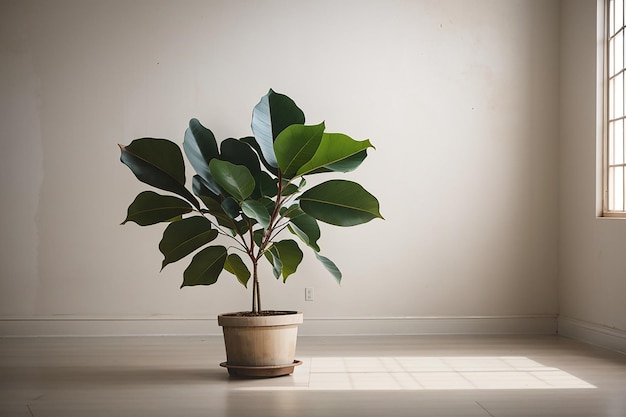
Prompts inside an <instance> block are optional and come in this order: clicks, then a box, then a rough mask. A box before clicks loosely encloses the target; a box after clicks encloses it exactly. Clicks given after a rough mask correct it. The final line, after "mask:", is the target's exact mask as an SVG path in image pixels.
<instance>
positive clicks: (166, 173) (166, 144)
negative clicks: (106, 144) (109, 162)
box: [119, 138, 200, 208]
mask: <svg viewBox="0 0 626 417" xmlns="http://www.w3.org/2000/svg"><path fill="white" fill-rule="evenodd" d="M119 147H120V149H121V156H120V160H121V161H122V163H124V164H125V165H126V166H127V167H128V168H130V170H131V171H132V172H133V174H135V176H136V177H137V179H138V180H139V181H141V182H143V183H145V184H148V185H151V186H153V187H156V188H159V189H161V190H165V191H171V192H173V193H175V194H178V195H179V196H181V197H183V198H185V199H186V200H187V201H189V202H190V203H191V204H193V205H194V206H195V207H196V208H199V207H200V205H199V203H198V200H197V199H196V198H195V197H194V196H193V194H191V192H190V191H189V190H187V188H185V163H184V161H183V154H182V152H181V151H180V148H179V147H178V145H176V144H175V143H174V142H172V141H170V140H167V139H154V138H142V139H135V140H133V141H132V142H131V143H130V144H129V145H127V146H124V145H119Z"/></svg>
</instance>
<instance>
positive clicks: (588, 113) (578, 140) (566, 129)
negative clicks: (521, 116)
mask: <svg viewBox="0 0 626 417" xmlns="http://www.w3.org/2000/svg"><path fill="white" fill-rule="evenodd" d="M563 5H564V7H563V12H562V20H561V65H562V67H563V70H562V74H563V76H562V78H561V102H560V106H561V144H560V153H561V170H560V177H561V190H560V200H561V208H560V230H561V232H560V282H559V289H560V297H559V300H560V301H559V302H560V314H561V317H560V323H559V324H560V330H561V332H562V333H565V334H567V335H572V336H575V337H581V338H585V339H587V340H590V341H593V342H597V343H602V344H604V345H613V346H616V347H617V346H619V348H620V349H623V350H624V351H626V303H625V302H624V296H625V295H626V256H624V255H625V253H626V251H625V248H626V220H623V219H609V218H599V217H596V214H597V206H598V201H599V197H598V194H599V186H600V184H601V182H599V181H598V179H599V177H598V176H597V174H596V171H597V167H598V161H599V160H601V159H600V158H601V156H600V152H601V147H598V140H599V139H598V138H599V137H600V136H599V133H598V132H597V124H596V116H597V106H600V105H601V103H597V96H598V93H600V95H601V90H598V88H600V87H599V84H598V82H597V80H598V75H600V77H601V73H600V74H598V71H601V69H598V66H597V59H596V55H597V45H598V42H599V39H601V38H600V37H599V36H598V25H597V24H596V20H597V19H596V16H597V11H598V8H597V6H596V1H595V0H579V1H567V2H564V3H563ZM600 42H601V40H600ZM600 100H601V96H600Z"/></svg>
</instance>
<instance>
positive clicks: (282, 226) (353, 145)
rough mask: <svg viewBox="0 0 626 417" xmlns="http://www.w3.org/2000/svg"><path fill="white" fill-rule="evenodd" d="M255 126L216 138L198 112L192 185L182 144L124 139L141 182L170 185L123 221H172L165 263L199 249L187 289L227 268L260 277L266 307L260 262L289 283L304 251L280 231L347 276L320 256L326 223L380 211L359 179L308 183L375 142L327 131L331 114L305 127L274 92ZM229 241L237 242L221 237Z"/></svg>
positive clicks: (349, 221) (242, 276) (256, 301)
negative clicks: (237, 134)
mask: <svg viewBox="0 0 626 417" xmlns="http://www.w3.org/2000/svg"><path fill="white" fill-rule="evenodd" d="M252 132H253V134H254V136H253V137H252V136H248V137H244V138H241V139H233V138H228V139H225V140H223V141H221V143H220V144H219V146H218V143H217V141H216V139H215V136H214V135H213V133H212V132H211V131H210V130H209V129H207V128H206V127H204V126H203V125H202V124H200V122H199V121H198V120H196V119H191V121H190V122H189V128H188V129H187V130H186V131H185V137H184V141H183V150H184V154H185V155H186V157H187V160H188V162H189V164H190V165H191V166H192V167H193V168H194V170H195V171H196V174H195V175H194V176H193V179H192V182H191V183H192V188H191V190H189V189H188V188H187V187H186V185H185V183H186V178H185V162H184V159H183V152H182V151H181V149H180V147H179V146H178V145H177V144H176V143H174V142H172V141H170V140H167V139H157V138H141V139H135V140H133V141H132V142H131V143H130V144H129V145H126V146H124V145H119V146H120V148H121V161H122V162H123V163H124V164H125V165H126V166H128V168H130V170H131V171H132V172H133V174H135V176H136V177H137V179H138V180H139V181H141V182H143V183H145V184H148V185H150V186H152V187H155V188H157V189H159V190H162V191H166V192H168V193H169V194H167V195H163V194H159V193H156V192H154V191H144V192H141V193H140V194H139V195H137V197H136V198H135V200H134V201H133V202H132V203H131V205H130V206H129V207H128V213H127V216H126V219H125V220H124V222H123V223H122V224H124V223H126V222H129V221H130V222H135V223H137V224H138V225H140V226H147V225H153V224H157V223H167V227H166V228H165V230H164V232H163V237H162V239H161V242H160V243H159V250H160V251H161V253H162V254H163V256H164V259H163V262H162V266H161V269H163V268H164V267H165V266H166V265H168V264H170V263H172V262H176V261H179V260H181V259H183V258H185V257H187V256H188V255H191V254H192V253H195V254H194V256H193V258H192V260H191V262H190V264H189V266H188V267H187V268H186V269H185V271H184V273H183V283H182V285H181V288H182V287H185V286H193V285H211V284H214V283H215V282H216V281H217V279H218V277H219V276H220V274H221V273H222V271H224V270H225V271H227V272H229V273H231V274H233V275H234V276H235V277H236V278H237V279H238V281H239V282H240V283H241V284H243V285H244V286H246V287H247V286H248V283H249V280H250V278H252V311H251V313H252V314H260V313H261V312H262V310H261V293H260V288H259V273H258V266H259V262H261V260H262V259H263V258H265V259H266V260H267V261H269V263H270V264H271V267H272V269H273V273H274V276H275V277H276V278H277V279H278V278H280V277H282V279H283V282H284V281H286V280H287V278H288V277H290V276H291V275H292V274H293V273H294V272H296V270H297V268H298V266H299V265H300V263H301V261H302V259H303V252H302V250H301V249H300V246H299V244H298V243H297V242H296V241H295V240H293V239H288V238H283V236H284V235H285V234H284V233H281V232H284V231H286V230H287V231H289V232H291V233H292V234H293V235H294V236H295V237H297V238H298V239H299V240H300V241H301V242H302V243H304V244H305V245H306V246H308V247H310V248H311V249H312V250H313V252H314V254H315V256H316V257H317V259H318V260H319V261H320V262H321V263H322V264H323V265H324V267H325V268H326V269H327V270H328V271H329V272H330V273H331V274H332V276H334V277H335V279H336V280H337V281H338V282H340V281H341V272H340V271H339V269H338V268H337V266H336V265H335V264H334V263H333V262H332V261H331V260H330V259H328V258H327V257H325V256H322V255H321V254H320V247H319V245H318V240H319V238H320V228H319V225H318V221H321V222H324V223H328V224H331V225H336V226H355V225H359V224H363V223H366V222H368V221H370V220H372V219H374V218H382V216H381V214H380V211H379V203H378V200H377V199H376V197H374V196H373V195H372V194H370V193H369V192H368V191H366V190H365V189H364V188H363V187H362V186H361V185H359V184H357V183H356V182H352V181H348V180H344V179H330V180H327V181H324V182H321V183H319V184H318V185H315V186H313V187H307V182H306V178H307V177H310V176H312V175H322V174H329V173H331V174H332V173H333V172H348V171H352V170H354V169H356V168H357V167H358V166H359V165H361V163H362V162H363V160H364V159H365V158H366V156H367V149H368V148H373V146H372V144H371V143H370V141H369V140H363V141H357V140H354V139H352V138H350V137H349V136H347V135H344V134H341V133H328V132H326V131H325V126H324V123H323V122H322V123H320V124H316V125H306V124H305V117H304V113H303V112H302V110H301V109H300V108H299V107H298V106H297V105H296V104H295V102H294V101H293V100H292V99H290V98H289V97H287V96H286V95H283V94H279V93H276V92H274V91H273V90H269V92H268V93H267V94H266V95H265V96H263V97H262V98H261V100H260V102H259V103H258V104H257V105H256V106H255V107H254V109H253V112H252ZM218 236H225V237H228V238H229V239H230V240H229V239H223V238H220V239H218ZM287 236H289V235H287ZM224 240H225V241H227V242H230V243H231V244H230V245H229V246H223V244H216V243H215V242H223V241H224ZM242 257H243V259H242ZM244 259H246V261H244ZM250 268H251V269H252V271H250Z"/></svg>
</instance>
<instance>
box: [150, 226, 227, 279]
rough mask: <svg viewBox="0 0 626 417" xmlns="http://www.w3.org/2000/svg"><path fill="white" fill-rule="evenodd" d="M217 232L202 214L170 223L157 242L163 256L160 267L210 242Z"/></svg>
mask: <svg viewBox="0 0 626 417" xmlns="http://www.w3.org/2000/svg"><path fill="white" fill-rule="evenodd" d="M217 234H218V233H217V230H215V229H212V228H211V222H210V221H209V220H208V219H207V218H205V217H202V216H194V217H189V218H186V219H183V220H180V221H177V222H173V223H171V224H170V225H169V226H167V228H166V229H165V231H164V232H163V238H162V239H161V242H160V243H159V250H160V251H161V253H162V254H163V256H164V257H165V259H163V263H162V265H161V269H163V268H165V266H166V265H167V264H170V263H172V262H176V261H178V260H180V259H182V258H184V257H185V256H187V255H189V254H190V253H191V252H193V251H195V250H196V249H198V248H201V247H202V246H204V245H206V244H207V243H209V242H211V241H212V240H214V239H215V238H216V237H217Z"/></svg>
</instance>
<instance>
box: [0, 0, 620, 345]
mask: <svg viewBox="0 0 626 417" xmlns="http://www.w3.org/2000/svg"><path fill="white" fill-rule="evenodd" d="M0 19H1V22H0V27H2V28H3V29H2V32H0V33H1V35H0V45H1V47H0V63H1V64H0V80H1V81H0V83H1V84H0V86H1V87H0V88H1V90H0V100H1V101H0V102H1V106H2V107H1V109H2V111H1V113H0V117H1V120H0V126H1V127H0V128H1V129H2V130H1V132H2V134H1V143H2V152H0V169H1V170H2V176H1V180H0V181H1V187H2V188H1V190H2V194H3V196H4V197H3V198H2V199H0V212H1V213H2V216H0V222H1V223H0V227H1V230H2V234H1V235H0V245H1V247H2V251H1V252H0V257H1V258H0V318H2V320H3V321H2V323H4V327H3V328H4V329H9V328H10V330H5V332H8V333H11V332H17V333H19V328H20V326H22V325H24V326H25V325H27V324H28V321H20V320H23V319H26V320H39V319H44V323H45V320H48V322H50V321H49V320H50V319H58V320H61V321H63V320H65V319H67V320H69V321H68V322H67V323H65V324H67V325H68V326H70V325H71V323H72V320H79V319H85V318H93V319H102V320H104V319H111V318H114V319H115V318H119V319H129V318H138V319H142V318H150V317H154V316H159V317H160V316H167V317H173V318H185V317H214V316H215V315H216V314H218V313H220V312H224V311H232V310H243V309H247V308H249V307H248V304H249V298H250V296H249V294H248V292H247V291H245V290H244V289H243V288H242V287H240V286H239V285H238V284H237V283H236V282H235V280H234V279H233V278H232V277H230V276H226V275H224V276H223V277H222V278H221V279H220V281H219V282H218V283H217V284H216V285H215V286H213V287H207V288H185V289H182V290H179V289H178V287H179V285H180V282H181V276H182V271H183V269H184V266H185V265H184V264H181V265H171V266H168V267H167V268H166V269H165V270H164V271H163V272H161V273H159V268H160V262H161V255H160V253H159V251H158V248H157V245H158V240H159V238H160V233H161V230H162V229H161V228H159V227H157V228H140V227H138V226H136V225H134V224H128V225H125V226H120V225H119V223H120V222H121V221H122V220H123V218H124V216H125V213H126V208H127V206H128V204H129V203H130V202H131V201H132V199H133V198H134V196H135V195H136V194H137V193H138V192H139V191H142V190H143V189H145V188H146V187H144V186H143V185H142V184H140V183H138V182H137V181H136V180H135V179H134V177H133V176H132V174H131V173H130V171H129V170H128V169H127V168H126V167H124V166H123V165H122V164H121V163H120V162H119V150H118V148H117V143H129V142H130V141H131V140H132V139H134V138H137V137H142V136H156V137H167V138H171V139H174V140H176V141H177V142H179V143H180V142H182V134H183V132H184V129H185V127H186V123H187V121H188V120H189V118H191V117H198V118H199V119H200V120H201V121H202V122H203V123H205V124H206V125H207V126H208V127H210V128H211V129H212V130H213V131H214V132H215V133H216V135H217V136H218V137H220V138H225V137H228V136H244V135H248V134H250V129H249V123H250V115H251V110H252V107H253V106H254V105H255V104H256V103H257V101H258V99H259V98H260V96H262V95H263V94H265V92H266V91H267V90H268V88H270V87H271V88H274V89H275V90H277V91H279V92H284V93H286V94H288V95H290V96H291V97H292V98H294V99H295V100H296V102H297V103H298V104H299V105H300V106H301V107H302V108H303V109H304V111H305V113H306V114H307V118H308V121H309V122H311V123H316V122H319V121H321V120H326V125H327V126H328V128H329V130H335V131H343V132H345V133H348V134H351V135H352V136H353V137H355V138H358V139H363V138H370V139H371V140H372V142H373V143H374V145H375V146H376V148H377V150H376V151H374V152H371V153H370V157H369V158H368V160H367V161H366V163H365V164H364V165H363V166H362V168H360V170H359V171H357V172H355V173H353V174H351V175H350V178H353V179H355V180H357V181H359V182H361V183H362V184H363V185H365V187H366V188H368V189H369V190H370V191H371V192H373V193H374V194H375V195H376V196H377V197H378V198H379V200H380V202H381V209H382V213H383V215H384V216H385V217H386V220H385V221H373V222H371V223H369V224H367V225H365V226H363V227H359V228H353V229H336V228H332V227H324V228H323V231H322V240H321V241H320V243H321V246H322V250H323V254H325V255H327V256H329V257H330V258H331V259H333V260H334V261H335V262H336V263H337V264H338V265H339V266H340V268H341V269H342V271H343V272H344V280H343V285H342V286H341V287H339V286H337V285H336V284H335V283H334V280H333V279H332V278H331V277H330V276H328V275H327V274H326V273H325V271H324V270H323V269H322V267H321V266H319V265H318V264H317V262H316V261H315V260H314V259H312V257H311V256H310V255H311V254H310V253H309V254H307V255H309V256H308V260H307V261H306V263H305V264H303V265H302V266H301V271H300V273H299V274H298V275H296V276H295V277H292V278H290V280H289V282H288V283H287V284H286V285H283V284H282V283H278V282H276V281H274V279H273V278H271V277H270V273H269V271H267V273H266V274H267V278H266V280H265V283H264V294H263V295H264V307H266V308H292V309H299V310H302V311H304V313H305V315H306V316H307V317H308V318H313V319H315V318H328V319H350V318H361V319H367V318H383V319H385V318H387V319H389V318H398V317H400V318H406V317H408V318H415V317H444V318H448V317H465V318H468V317H476V316H481V317H483V316H484V317H490V318H492V319H496V318H500V319H502V318H504V319H506V318H517V319H520V318H521V319H524V318H529V319H533V318H545V317H548V318H550V317H554V315H555V314H556V313H557V307H558V305H557V275H558V267H559V264H558V253H559V252H558V240H559V233H558V227H559V221H558V219H559V206H558V190H559V184H558V181H559V171H558V163H559V142H558V137H559V123H558V117H559V107H558V104H559V72H558V71H559V25H558V23H559V3H558V2H557V1H545V0H536V1H528V0H518V1H513V0H510V1H502V0H492V1H489V0H476V1H465V0H457V1H412V2H405V1H399V0H398V1H395V0H394V1H389V0H385V1H382V0H381V1H367V2H364V1H341V2H337V1H314V2H310V1H256V0H254V1H253V0H250V1H227V0H223V1H181V2H178V1H177V2H173V1H155V0H150V1H118V2H115V1H107V2H85V1H66V0H56V1H46V0H40V1H3V2H2V3H0ZM561 87H563V86H561ZM572 117H573V118H576V116H572ZM575 130H576V129H575ZM576 134H578V132H576ZM583 151H584V146H581V149H580V151H578V153H577V154H576V155H578V156H580V154H581V152H583ZM566 156H567V155H566ZM575 157H576V156H574V158H575ZM565 159H566V162H567V158H565ZM582 159H583V160H584V162H585V163H586V164H587V165H588V164H589V163H590V162H589V161H588V160H587V159H585V158H584V157H583V158H582ZM572 164H573V170H574V171H576V166H578V165H580V164H579V163H578V161H576V160H572ZM566 169H567V168H566ZM566 172H567V171H566V170H565V171H561V175H562V176H563V175H564V173H566ZM577 172H578V171H577ZM568 184H569V182H568V181H567V180H566V181H565V188H566V189H567V185H568ZM583 184H585V183H584V181H583ZM592 185H593V184H592ZM581 187H582V186H581ZM582 192H585V193H587V194H589V192H591V193H593V189H591V190H587V188H584V189H583V188H581V189H580V190H574V191H572V193H571V195H570V194H568V192H567V190H564V191H563V193H562V197H563V198H565V199H566V201H572V200H573V199H578V198H580V197H581V194H580V193H582ZM587 194H585V195H587ZM588 197H590V198H593V195H592V194H591V195H590V196H588ZM577 206H579V204H577ZM579 211H580V212H581V213H580V215H577V214H576V213H578V212H579ZM561 214H562V215H563V216H568V215H569V216H576V217H572V218H571V219H567V218H564V219H563V221H562V223H561V226H565V227H568V225H572V224H574V223H576V224H577V223H578V222H579V221H580V220H581V219H580V217H581V216H582V217H584V215H585V214H587V215H588V216H589V220H587V222H586V223H583V224H582V225H581V229H579V228H578V227H573V226H572V227H571V228H570V229H571V232H570V233H575V234H577V235H583V236H584V233H585V232H586V231H587V230H586V229H585V230H583V229H582V227H587V228H589V227H591V228H593V230H594V231H596V232H597V233H598V234H600V233H601V231H600V230H599V229H600V228H601V227H603V225H602V224H599V223H598V222H597V221H596V220H595V219H594V218H593V211H591V212H590V213H586V212H585V211H584V210H581V209H578V208H577V209H576V211H575V212H574V213H571V214H568V212H567V211H566V210H564V211H562V212H561ZM587 223H588V224H591V225H592V226H585V224H587ZM606 224H607V225H608V222H607V223H606ZM604 227H605V228H606V226H604ZM602 233H605V234H606V236H603V237H606V238H609V237H610V234H611V233H612V232H610V231H604V232H602ZM561 237H562V238H563V236H561ZM572 245H574V247H573V248H572V249H569V247H568V246H566V247H565V248H564V251H563V253H564V254H565V256H569V257H571V258H576V257H580V258H581V259H583V258H584V257H585V256H586V255H585V254H584V253H585V250H586V248H587V246H586V245H585V244H584V243H582V242H578V243H576V242H575V241H574V243H572ZM594 253H595V252H594ZM592 256H595V255H592ZM606 256H609V254H606ZM574 264H575V262H574V261H572V263H571V265H572V269H577V268H576V267H574ZM561 267H563V263H562V264H561ZM583 278H585V277H583ZM576 279H580V278H574V277H572V278H571V280H576ZM581 285H586V284H581ZM305 286H311V287H314V288H315V292H316V300H315V301H313V302H306V303H305V302H304V300H303V299H304V296H303V295H304V291H303V289H304V287H305ZM609 292H610V290H609ZM600 296H601V294H599V295H598V297H600ZM578 298H580V297H578ZM578 298H576V297H575V296H574V295H572V296H571V297H566V298H565V299H564V306H565V307H566V308H568V309H569V310H571V309H572V308H573V307H571V305H572V304H574V303H577V302H579V301H578ZM580 308H585V307H584V304H583V306H582V307H580ZM391 322H393V321H391ZM50 323H51V322H50ZM68 323H69V324H68ZM393 323H396V322H393ZM410 323H411V324H409V326H411V325H413V324H414V322H410ZM511 323H512V322H511ZM457 324H458V323H457ZM622 325H623V323H622ZM503 326H504V327H503V329H504V330H506V329H507V328H506V326H507V324H506V323H504V324H503ZM365 327H366V328H365V329H364V330H363V331H368V330H367V325H365ZM109 330H110V331H111V332H113V333H115V332H116V328H115V325H113V327H112V328H111V329H109ZM508 330H510V331H516V330H517V329H516V328H514V327H513V328H509V329H508ZM59 331H60V332H63V326H61V330H59ZM370 331H373V330H372V329H370ZM398 331H407V329H406V328H404V329H400V330H398ZM408 331H410V329H408Z"/></svg>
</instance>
